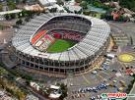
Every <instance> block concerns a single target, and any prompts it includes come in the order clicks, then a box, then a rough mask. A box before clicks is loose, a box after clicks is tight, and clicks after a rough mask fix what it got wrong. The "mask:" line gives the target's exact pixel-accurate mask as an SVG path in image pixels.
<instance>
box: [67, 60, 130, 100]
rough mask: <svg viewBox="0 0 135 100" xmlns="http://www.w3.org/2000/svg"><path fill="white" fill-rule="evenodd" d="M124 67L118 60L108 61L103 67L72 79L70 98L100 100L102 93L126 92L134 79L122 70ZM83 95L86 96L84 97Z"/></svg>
mask: <svg viewBox="0 0 135 100" xmlns="http://www.w3.org/2000/svg"><path fill="white" fill-rule="evenodd" d="M122 67H123V65H122V64H121V63H120V62H119V61H118V60H117V58H114V59H106V60H105V62H104V63H103V65H102V66H101V67H100V68H99V69H96V70H94V71H92V72H89V73H87V74H84V75H83V74H82V75H80V76H79V77H74V78H70V83H71V86H70V87H69V90H70V92H71V93H70V94H71V95H70V98H71V99H75V100H84V98H85V100H95V99H94V98H96V100H98V99H99V100H100V95H101V94H102V93H109V92H112V93H114V92H119V91H121V92H122V91H125V90H126V88H127V86H128V84H130V82H131V80H132V79H133V78H132V77H131V76H129V75H126V73H125V71H123V70H121V69H122ZM82 94H83V95H84V96H82Z"/></svg>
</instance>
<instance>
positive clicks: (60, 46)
mask: <svg viewBox="0 0 135 100" xmlns="http://www.w3.org/2000/svg"><path fill="white" fill-rule="evenodd" d="M73 45H75V42H73V41H67V40H62V39H57V40H56V41H55V42H54V43H53V44H52V45H51V46H50V47H49V48H48V49H47V51H48V52H50V53H57V52H62V51H65V50H67V49H68V48H70V47H72V46H73Z"/></svg>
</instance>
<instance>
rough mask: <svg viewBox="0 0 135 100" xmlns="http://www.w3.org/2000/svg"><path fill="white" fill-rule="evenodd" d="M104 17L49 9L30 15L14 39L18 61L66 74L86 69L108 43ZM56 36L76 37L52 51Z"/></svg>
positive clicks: (69, 38) (51, 71) (28, 66)
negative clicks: (71, 44) (61, 47)
mask: <svg viewBox="0 0 135 100" xmlns="http://www.w3.org/2000/svg"><path fill="white" fill-rule="evenodd" d="M109 34H110V27H109V25H108V24H107V23H106V22H104V21H103V20H100V19H97V18H93V17H89V16H84V15H77V14H68V13H66V14H65V13H49V14H43V15H40V16H37V17H36V18H34V19H31V21H30V22H28V23H26V24H25V25H24V26H22V27H21V29H19V31H18V32H17V34H16V35H15V36H14V37H13V39H12V46H13V47H14V49H13V50H14V53H15V56H16V58H17V62H19V63H20V64H21V65H23V66H24V67H26V68H30V69H34V70H39V71H43V72H48V73H57V74H64V75H66V74H67V73H68V72H72V73H74V74H78V73H81V72H83V71H87V70H88V69H89V68H91V65H92V63H93V62H94V61H95V60H96V59H97V58H98V57H99V56H100V55H102V54H103V53H104V52H105V50H106V48H107V46H108V43H109ZM55 38H61V39H68V40H72V41H76V44H75V45H74V46H72V47H70V48H68V49H67V50H65V51H63V52H55V53H50V52H48V51H47V48H48V46H49V45H50V44H51V43H53V42H54V41H55Z"/></svg>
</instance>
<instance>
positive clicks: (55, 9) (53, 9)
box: [49, 8, 57, 13]
mask: <svg viewBox="0 0 135 100" xmlns="http://www.w3.org/2000/svg"><path fill="white" fill-rule="evenodd" d="M49 11H50V12H52V13H53V12H56V11H57V8H52V9H50V10H49Z"/></svg>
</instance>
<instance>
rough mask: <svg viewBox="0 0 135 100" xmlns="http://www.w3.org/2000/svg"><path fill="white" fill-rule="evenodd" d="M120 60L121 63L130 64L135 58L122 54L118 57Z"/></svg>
mask: <svg viewBox="0 0 135 100" xmlns="http://www.w3.org/2000/svg"><path fill="white" fill-rule="evenodd" d="M118 59H119V60H120V61H121V62H125V63H130V62H132V61H133V60H134V56H133V55H131V54H121V55H119V56H118Z"/></svg>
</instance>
